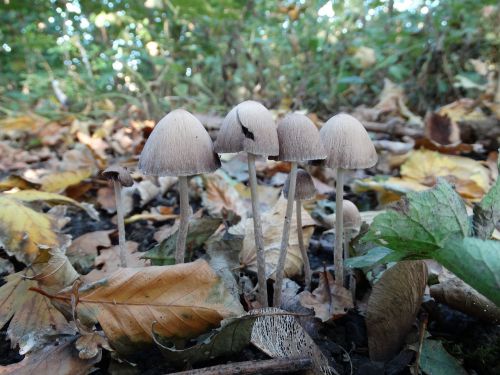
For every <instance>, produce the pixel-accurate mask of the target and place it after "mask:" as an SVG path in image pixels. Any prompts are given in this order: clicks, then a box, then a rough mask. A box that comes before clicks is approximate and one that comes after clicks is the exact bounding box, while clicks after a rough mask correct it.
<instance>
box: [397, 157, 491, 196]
mask: <svg viewBox="0 0 500 375" xmlns="http://www.w3.org/2000/svg"><path fill="white" fill-rule="evenodd" d="M401 177H402V178H403V179H404V180H413V181H416V182H418V183H420V184H422V185H425V186H429V187H431V186H434V184H435V183H436V179H437V178H438V177H444V178H446V179H447V180H448V181H450V182H451V183H453V184H454V185H455V186H456V189H457V192H458V193H459V194H460V195H461V196H462V197H464V198H466V199H470V200H472V201H476V200H480V199H481V198H482V196H483V195H484V194H485V193H486V192H487V191H488V190H489V188H490V178H489V172H488V169H487V168H486V167H484V166H483V165H482V164H481V163H479V162H478V161H476V160H473V159H470V158H466V157H463V156H454V155H444V154H440V153H438V152H434V151H428V150H423V149H422V150H418V151H413V152H412V154H411V155H410V157H409V158H408V160H406V162H405V163H404V164H403V165H402V166H401Z"/></svg>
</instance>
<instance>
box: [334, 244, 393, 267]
mask: <svg viewBox="0 0 500 375" xmlns="http://www.w3.org/2000/svg"><path fill="white" fill-rule="evenodd" d="M393 255H395V253H394V252H393V251H392V250H391V249H388V248H386V247H381V246H378V247H374V248H373V249H370V250H368V251H367V253H366V254H364V255H360V256H359V257H354V258H348V259H346V260H345V261H344V264H345V266H346V267H349V268H367V267H373V266H375V265H377V264H381V263H386V262H393V261H395V260H394V259H390V260H389V259H386V258H387V257H388V256H391V258H392V256H393ZM396 256H397V255H396ZM396 260H399V259H396Z"/></svg>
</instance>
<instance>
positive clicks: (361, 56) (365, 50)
mask: <svg viewBox="0 0 500 375" xmlns="http://www.w3.org/2000/svg"><path fill="white" fill-rule="evenodd" d="M353 57H354V58H355V59H357V60H358V61H359V64H360V65H361V67H362V68H363V69H366V68H369V67H370V66H372V65H373V64H375V63H376V62H377V57H376V56H375V50H374V49H373V48H370V47H365V46H361V47H359V48H358V49H356V53H355V54H354V56H353Z"/></svg>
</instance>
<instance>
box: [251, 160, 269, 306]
mask: <svg viewBox="0 0 500 375" xmlns="http://www.w3.org/2000/svg"><path fill="white" fill-rule="evenodd" d="M248 179H249V181H250V192H251V195H252V215H253V230H254V236H255V247H256V249H257V250H256V253H257V279H258V287H259V294H258V299H259V302H260V304H261V306H262V307H268V305H269V303H268V301H267V281H266V258H265V255H264V237H263V235H262V223H261V221H260V208H259V196H258V194H257V172H256V171H255V155H253V154H250V153H249V154H248Z"/></svg>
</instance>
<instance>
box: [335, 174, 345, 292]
mask: <svg viewBox="0 0 500 375" xmlns="http://www.w3.org/2000/svg"><path fill="white" fill-rule="evenodd" d="M335 192H336V198H335V248H334V249H333V264H334V266H335V284H337V285H339V286H343V285H344V261H343V259H342V253H343V251H342V242H343V241H342V238H343V232H344V217H343V212H342V211H343V203H344V202H343V199H344V169H343V168H337V183H336V185H335Z"/></svg>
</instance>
